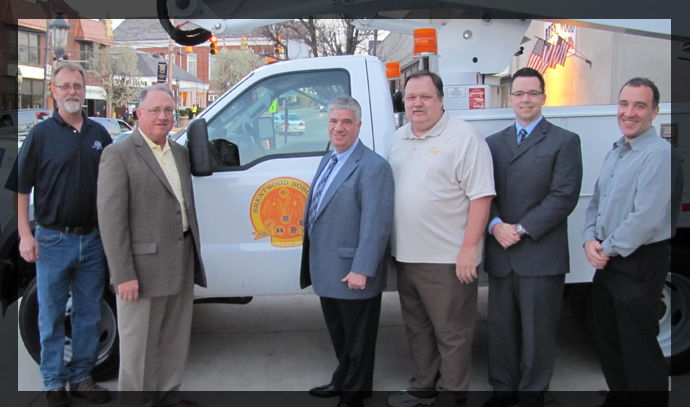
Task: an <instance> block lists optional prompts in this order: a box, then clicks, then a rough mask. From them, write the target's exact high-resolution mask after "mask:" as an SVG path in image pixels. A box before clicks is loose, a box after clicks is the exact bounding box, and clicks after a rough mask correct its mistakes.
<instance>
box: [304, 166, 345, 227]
mask: <svg viewBox="0 0 690 407" xmlns="http://www.w3.org/2000/svg"><path fill="white" fill-rule="evenodd" d="M337 163H338V157H337V156H336V155H335V154H333V155H332V156H331V163H330V164H328V168H326V171H324V173H323V177H321V180H320V181H319V185H317V186H316V191H315V192H314V195H313V196H312V197H311V206H309V229H311V227H312V225H313V224H314V218H315V217H316V210H317V209H318V208H319V202H321V193H323V187H324V186H325V185H326V181H328V177H329V176H330V175H331V171H333V168H334V167H335V165H336V164H337Z"/></svg>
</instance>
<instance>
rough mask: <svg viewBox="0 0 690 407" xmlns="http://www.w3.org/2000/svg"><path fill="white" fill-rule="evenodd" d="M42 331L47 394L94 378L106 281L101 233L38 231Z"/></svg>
mask: <svg viewBox="0 0 690 407" xmlns="http://www.w3.org/2000/svg"><path fill="white" fill-rule="evenodd" d="M36 242H37V243H38V246H39V253H38V256H39V259H38V261H37V262H36V284H37V287H38V310H39V311H38V327H39V331H40V337H41V366H40V370H41V375H42V376H43V383H44V386H45V389H46V390H52V389H55V388H58V387H63V386H65V385H66V384H67V382H68V381H69V382H71V383H76V382H80V381H82V380H85V379H88V378H89V377H91V369H93V366H94V364H95V362H96V357H97V355H98V340H99V338H98V326H97V325H98V322H99V321H100V319H101V300H102V298H103V290H104V288H105V281H106V267H105V253H104V252H103V245H102V243H101V235H100V232H99V231H98V230H94V231H93V232H91V233H89V234H88V235H84V236H77V235H74V234H70V233H61V232H58V231H54V230H50V229H46V228H42V227H41V226H37V227H36ZM70 292H71V296H72V307H71V311H72V312H71V322H72V324H71V325H72V334H71V337H72V340H71V342H72V355H71V357H68V359H69V360H65V359H66V358H65V353H64V350H65V342H66V340H68V338H67V337H66V336H65V308H66V306H67V301H68V299H69V297H70Z"/></svg>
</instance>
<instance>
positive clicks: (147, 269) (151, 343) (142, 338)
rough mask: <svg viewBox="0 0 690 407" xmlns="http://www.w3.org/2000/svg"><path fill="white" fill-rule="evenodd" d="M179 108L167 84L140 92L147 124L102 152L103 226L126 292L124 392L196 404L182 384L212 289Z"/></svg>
mask: <svg viewBox="0 0 690 407" xmlns="http://www.w3.org/2000/svg"><path fill="white" fill-rule="evenodd" d="M174 107H175V105H174V102H173V97H172V92H171V91H170V90H169V89H168V87H167V86H165V85H154V86H151V87H149V88H145V89H142V91H141V92H140V95H139V107H138V109H137V115H138V117H139V126H138V127H137V129H136V130H135V131H134V132H133V133H132V135H131V136H130V137H128V138H126V139H124V140H123V141H120V142H118V143H115V144H112V148H108V149H106V150H104V151H103V155H102V158H101V164H100V171H101V175H100V176H99V178H98V212H99V216H98V223H99V227H100V229H101V236H102V239H103V246H104V248H105V253H106V256H107V258H108V266H109V269H110V276H111V283H112V284H113V286H114V287H115V289H116V292H117V312H118V328H119V331H120V378H119V386H118V387H119V388H118V390H120V391H126V392H130V393H129V394H130V396H132V395H135V394H136V395H137V397H142V398H141V399H139V400H138V402H137V404H138V405H139V402H141V403H142V404H143V405H145V406H149V405H154V406H177V407H192V406H195V405H196V404H195V403H193V402H191V401H188V400H183V399H182V398H181V397H180V395H179V394H178V393H177V390H178V389H179V387H180V385H181V384H182V377H183V373H184V367H185V363H186V360H187V353H188V350H189V338H190V334H191V323H192V301H193V294H194V283H196V284H199V285H201V286H204V287H205V286H206V277H205V273H204V268H203V264H202V262H201V250H200V246H199V227H198V224H197V218H196V212H195V206H194V195H193V193H192V180H191V174H190V171H189V157H188V153H187V150H186V149H185V148H184V147H182V146H180V145H179V144H177V143H175V142H174V141H172V140H169V139H168V137H167V135H168V132H169V131H170V130H171V129H172V126H173V120H174V118H173V112H174ZM131 392H134V393H131ZM142 392H146V394H147V396H144V395H143V394H144V393H142ZM149 392H155V393H149ZM121 394H125V393H121ZM121 399H122V397H121ZM121 401H122V400H121Z"/></svg>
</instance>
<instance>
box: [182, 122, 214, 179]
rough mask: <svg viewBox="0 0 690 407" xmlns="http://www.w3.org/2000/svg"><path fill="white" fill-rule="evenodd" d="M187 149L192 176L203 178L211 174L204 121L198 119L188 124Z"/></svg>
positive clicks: (209, 153)
mask: <svg viewBox="0 0 690 407" xmlns="http://www.w3.org/2000/svg"><path fill="white" fill-rule="evenodd" d="M187 148H188V149H189V162H190V166H191V171H192V175H194V176H196V177H205V176H208V175H211V174H213V170H212V169H211V152H210V151H209V140H208V130H207V129H206V119H204V118H199V119H194V120H192V121H191V122H189V125H188V126H187Z"/></svg>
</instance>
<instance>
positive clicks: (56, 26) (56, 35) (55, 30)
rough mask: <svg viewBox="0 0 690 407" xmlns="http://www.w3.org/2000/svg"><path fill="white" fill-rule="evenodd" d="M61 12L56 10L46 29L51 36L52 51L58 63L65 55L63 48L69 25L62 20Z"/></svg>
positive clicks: (65, 45) (65, 43) (65, 44)
mask: <svg viewBox="0 0 690 407" xmlns="http://www.w3.org/2000/svg"><path fill="white" fill-rule="evenodd" d="M63 14H64V13H63V11H62V10H61V9H58V10H57V11H56V12H55V15H56V17H55V20H53V21H52V22H51V23H50V24H49V25H48V28H49V29H50V31H51V33H52V35H53V49H54V50H55V59H56V60H57V62H58V63H59V62H60V60H62V57H63V55H64V54H65V47H67V33H68V32H69V24H67V21H65V19H64V18H62V15H63Z"/></svg>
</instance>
